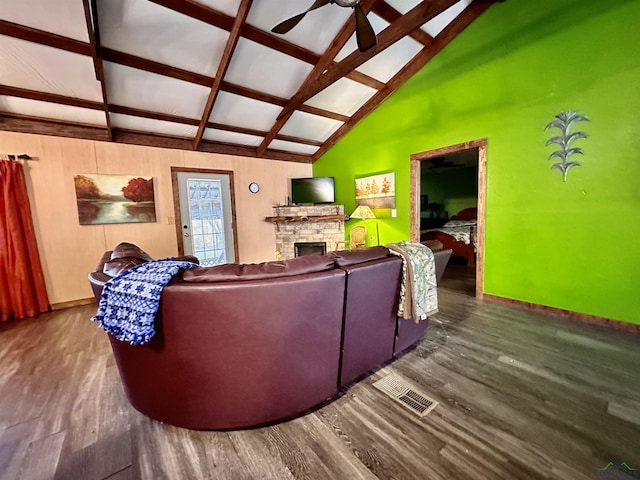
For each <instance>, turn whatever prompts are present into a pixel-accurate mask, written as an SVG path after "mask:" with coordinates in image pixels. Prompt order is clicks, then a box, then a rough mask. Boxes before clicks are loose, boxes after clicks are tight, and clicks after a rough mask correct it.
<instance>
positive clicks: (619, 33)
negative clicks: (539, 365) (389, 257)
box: [313, 0, 640, 324]
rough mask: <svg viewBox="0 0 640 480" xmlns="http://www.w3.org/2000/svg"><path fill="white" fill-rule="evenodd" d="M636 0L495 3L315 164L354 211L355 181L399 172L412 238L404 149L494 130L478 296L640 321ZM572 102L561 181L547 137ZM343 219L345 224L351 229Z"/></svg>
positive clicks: (383, 237) (399, 194)
mask: <svg viewBox="0 0 640 480" xmlns="http://www.w3.org/2000/svg"><path fill="white" fill-rule="evenodd" d="M639 18H640V1H637V0H607V1H606V2H604V1H601V0H553V1H550V0H544V1H540V2H531V1H528V0H509V1H507V2H504V3H497V4H494V5H492V6H491V7H490V8H489V10H488V11H487V12H485V13H484V14H483V15H482V16H481V17H480V18H479V19H478V20H476V21H475V22H474V23H473V24H472V25H471V26H470V27H469V28H467V30H465V31H464V32H463V33H462V34H461V35H460V36H459V37H458V38H456V39H455V40H454V41H453V42H452V43H451V44H450V45H449V46H447V47H446V48H445V49H444V50H443V51H442V52H441V53H440V54H439V55H438V56H437V57H435V58H434V59H433V60H432V61H431V62H430V63H428V64H427V65H425V67H423V68H422V69H421V70H420V71H419V72H418V73H417V74H416V75H415V76H414V77H413V78H411V79H410V80H409V81H408V82H407V83H406V84H405V85H403V86H402V87H401V88H400V89H399V90H398V91H397V92H395V93H394V94H393V95H392V96H391V97H389V98H388V99H387V100H386V101H385V102H384V103H383V104H381V105H380V106H379V107H378V108H377V109H376V110H375V111H374V112H373V113H371V114H370V115H369V116H368V117H367V118H365V119H364V120H363V121H362V122H360V123H359V124H358V125H357V126H356V127H355V128H354V129H353V130H352V131H351V132H350V133H349V134H347V135H346V136H345V137H344V138H343V139H342V140H341V141H340V142H338V143H337V144H336V145H335V146H334V147H333V148H331V149H330V150H329V151H328V152H327V153H326V154H324V155H323V156H322V157H321V158H320V159H319V160H318V161H317V162H316V163H315V164H314V166H313V171H314V175H332V176H334V177H335V178H336V188H337V196H336V201H337V202H339V203H344V204H345V209H346V210H347V211H348V212H349V211H351V210H352V209H353V207H354V205H355V199H354V178H356V177H361V176H364V175H367V174H372V173H381V172H389V171H393V172H395V174H396V207H397V217H395V218H386V219H381V220H380V221H379V227H380V241H381V243H382V244H384V243H386V242H391V241H398V240H402V239H407V238H409V231H410V215H409V214H410V206H409V156H410V155H411V154H412V153H418V152H423V151H427V150H430V149H435V148H441V147H445V146H448V145H454V144H458V143H462V142H465V141H469V140H476V139H481V138H486V139H487V141H488V150H487V199H486V217H485V225H486V236H485V277H484V292H485V293H487V294H492V295H496V296H500V297H505V298H510V299H515V300H520V301H524V302H532V303H535V304H538V305H546V306H551V307H554V308H559V309H565V310H570V311H573V312H578V313H583V314H587V315H595V316H600V317H605V318H610V319H614V320H620V321H625V322H630V323H636V324H640V308H638V304H637V302H636V300H635V298H636V297H637V295H638V291H637V290H638V287H639V286H640V278H639V276H640V252H639V249H638V244H639V242H640V54H639V52H638V49H639V48H640V28H639V27H638V19H639ZM567 110H577V111H579V112H581V113H583V114H585V115H587V116H588V117H589V118H590V121H589V122H586V121H584V122H579V123H576V124H575V125H574V129H573V130H574V131H575V130H578V129H579V130H581V131H584V132H586V133H587V134H588V138H585V139H579V140H577V141H576V142H575V143H574V146H577V147H581V148H582V149H583V151H584V154H583V155H574V156H573V157H571V160H578V161H579V162H581V164H582V165H581V166H578V167H575V168H573V169H572V170H571V171H570V172H569V174H568V178H567V181H566V182H563V178H562V173H561V172H560V171H558V170H552V169H551V168H550V167H551V165H552V164H553V163H555V161H557V160H555V161H554V160H549V158H548V157H549V155H550V154H551V153H552V152H553V151H554V150H555V149H554V146H553V145H551V146H547V145H545V142H546V141H547V140H548V139H549V138H550V137H551V136H552V135H553V134H554V132H552V131H550V130H547V131H545V128H544V127H545V125H547V123H549V122H550V121H551V120H552V119H553V117H554V116H555V115H556V114H558V113H560V112H564V111H567ZM348 227H349V225H347V229H348Z"/></svg>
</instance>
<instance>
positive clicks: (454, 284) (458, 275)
mask: <svg viewBox="0 0 640 480" xmlns="http://www.w3.org/2000/svg"><path fill="white" fill-rule="evenodd" d="M440 287H441V288H444V289H446V290H453V291H455V292H458V293H462V294H464V295H469V296H472V297H474V296H475V295H476V271H475V269H474V268H473V267H468V266H467V261H466V260H465V259H464V258H462V257H452V258H451V259H449V263H448V264H447V268H446V269H445V271H444V273H443V274H442V279H441V280H440Z"/></svg>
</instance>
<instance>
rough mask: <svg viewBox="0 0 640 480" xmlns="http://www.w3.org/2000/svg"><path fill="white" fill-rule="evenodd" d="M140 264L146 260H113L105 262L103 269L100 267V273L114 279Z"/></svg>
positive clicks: (131, 258)
mask: <svg viewBox="0 0 640 480" xmlns="http://www.w3.org/2000/svg"><path fill="white" fill-rule="evenodd" d="M141 263H147V260H143V259H141V258H138V257H121V258H114V259H113V260H109V261H108V262H105V264H104V267H102V273H104V274H105V275H109V276H110V277H115V276H117V275H120V274H121V273H122V272H124V271H125V270H129V269H130V268H133V267H135V266H136V265H140V264H141Z"/></svg>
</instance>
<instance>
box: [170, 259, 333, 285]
mask: <svg viewBox="0 0 640 480" xmlns="http://www.w3.org/2000/svg"><path fill="white" fill-rule="evenodd" d="M333 268H334V264H333V257H331V256H329V255H305V256H302V257H296V258H292V259H290V260H278V261H274V262H264V263H251V264H236V263H229V264H226V265H216V266H214V267H207V268H192V269H189V270H186V271H185V272H184V273H183V274H182V279H183V280H184V281H185V282H190V283H210V282H234V281H245V280H262V279H265V278H275V277H291V276H294V275H302V274H305V273H314V272H323V271H325V270H332V269H333Z"/></svg>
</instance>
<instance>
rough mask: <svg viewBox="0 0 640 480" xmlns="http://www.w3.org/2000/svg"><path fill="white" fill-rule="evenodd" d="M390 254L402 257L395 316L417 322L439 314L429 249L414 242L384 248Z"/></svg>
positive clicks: (433, 265)
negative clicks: (400, 280) (400, 279)
mask: <svg viewBox="0 0 640 480" xmlns="http://www.w3.org/2000/svg"><path fill="white" fill-rule="evenodd" d="M386 247H387V248H388V249H389V251H390V252H391V253H393V254H394V255H398V256H400V257H402V282H401V285H400V299H399V301H398V316H399V317H400V318H413V319H414V321H415V322H416V323H418V322H419V321H420V320H424V319H426V318H427V317H428V316H429V315H433V314H434V313H437V312H438V285H437V283H436V263H435V260H434V257H433V252H432V251H431V249H430V248H429V247H427V246H425V245H422V244H421V243H416V242H407V241H403V242H396V243H390V244H388V245H386Z"/></svg>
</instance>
